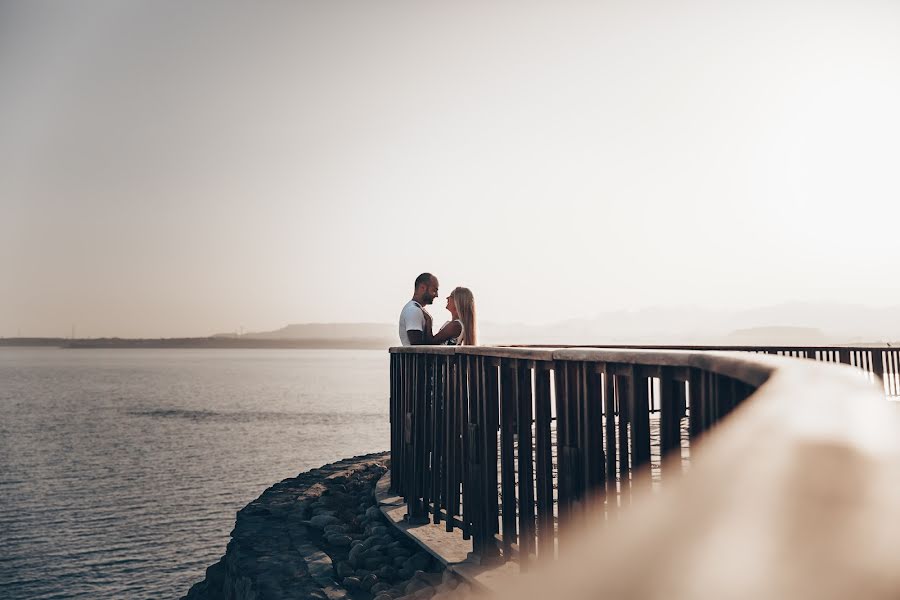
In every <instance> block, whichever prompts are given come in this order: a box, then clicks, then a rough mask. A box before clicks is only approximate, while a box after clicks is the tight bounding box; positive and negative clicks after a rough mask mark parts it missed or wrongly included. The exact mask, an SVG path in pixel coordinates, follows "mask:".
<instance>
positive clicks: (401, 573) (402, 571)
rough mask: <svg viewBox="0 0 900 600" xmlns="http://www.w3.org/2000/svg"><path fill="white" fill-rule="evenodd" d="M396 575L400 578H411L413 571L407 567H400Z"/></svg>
mask: <svg viewBox="0 0 900 600" xmlns="http://www.w3.org/2000/svg"><path fill="white" fill-rule="evenodd" d="M397 575H398V576H399V577H400V579H411V578H412V576H413V572H412V571H410V570H409V569H407V568H406V567H401V568H400V569H399V570H398V571H397Z"/></svg>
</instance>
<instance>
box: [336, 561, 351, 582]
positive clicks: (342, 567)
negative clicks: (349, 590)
mask: <svg viewBox="0 0 900 600" xmlns="http://www.w3.org/2000/svg"><path fill="white" fill-rule="evenodd" d="M335 571H337V576H338V577H339V578H340V579H344V578H345V577H352V576H353V565H351V564H350V563H349V562H348V561H346V560H342V561H341V562H339V563H338V564H337V567H335Z"/></svg>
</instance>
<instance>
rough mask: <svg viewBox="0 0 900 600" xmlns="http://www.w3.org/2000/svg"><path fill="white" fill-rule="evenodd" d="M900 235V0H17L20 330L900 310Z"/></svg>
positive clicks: (9, 227)
mask: <svg viewBox="0 0 900 600" xmlns="http://www.w3.org/2000/svg"><path fill="white" fill-rule="evenodd" d="M898 231H900V2H896V1H893V0H887V1H884V2H870V1H860V0H855V1H846V2H837V1H833V2H829V1H827V0H824V1H816V2H796V1H790V0H780V1H776V2H709V3H695V2H677V1H660V2H635V1H628V2H561V1H554V2H519V1H517V2H422V1H416V2H389V1H385V2H369V1H363V2H316V3H302V2H258V3H257V2H254V3H249V2H244V3H225V2H209V3H206V2H187V3H186V2H160V1H144V2H138V1H131V2H129V1H124V0H110V1H106V2H104V1H82V2H67V3H66V2H44V1H34V0H23V1H9V0H0V335H3V336H13V335H17V333H21V335H68V334H69V333H70V328H71V326H72V325H73V324H74V325H75V326H76V328H77V329H76V335H79V336H106V335H120V336H172V335H206V334H209V333H213V332H219V331H234V330H236V329H237V328H238V327H240V326H243V327H244V328H245V329H247V330H266V329H274V328H278V327H281V326H283V325H285V324H287V323H297V322H330V321H378V322H393V321H395V320H396V318H397V315H398V314H399V311H400V308H401V306H402V304H403V303H404V302H405V301H406V299H408V297H409V296H410V294H411V291H412V290H411V288H412V281H413V279H414V278H415V276H416V275H417V274H418V273H419V272H420V271H423V270H429V271H433V272H434V273H436V274H438V275H439V277H440V281H441V287H442V292H444V294H445V293H446V292H449V291H450V290H451V289H452V287H453V286H455V285H467V286H469V287H471V288H472V289H473V291H474V292H475V296H476V299H477V302H478V306H479V311H480V316H481V318H482V319H486V320H491V321H500V322H516V321H522V322H529V323H539V322H551V321H555V320H558V319H563V318H568V317H580V316H589V315H591V314H594V313H597V312H599V311H604V310H610V309H619V308H640V307H647V306H676V305H686V304H699V305H703V306H709V307H716V308H723V307H735V308H739V307H749V306H759V305H764V304H770V303H778V302H782V301H834V302H860V303H864V304H872V305H886V304H896V303H900V281H898V280H900V277H898V269H900V260H898V256H900V252H898V251H900V235H898ZM444 294H442V295H444ZM440 306H443V302H441V304H440ZM436 312H437V313H438V316H437V317H436V319H439V318H440V317H441V316H442V315H441V313H442V311H436Z"/></svg>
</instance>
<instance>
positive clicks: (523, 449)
mask: <svg viewBox="0 0 900 600" xmlns="http://www.w3.org/2000/svg"><path fill="white" fill-rule="evenodd" d="M533 366H534V365H533V363H531V364H530V363H528V362H525V361H521V362H520V363H519V368H518V370H517V371H516V400H517V402H518V405H519V410H518V425H519V431H518V434H519V462H518V464H519V566H520V568H521V569H524V568H526V565H527V563H528V561H529V558H530V555H531V554H533V553H534V551H535V541H534V536H535V525H534V468H533V463H532V461H533V460H534V452H533V446H532V433H531V424H532V419H533V412H534V411H533V410H532V393H531V373H532V368H533Z"/></svg>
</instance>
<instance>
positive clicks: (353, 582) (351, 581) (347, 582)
mask: <svg viewBox="0 0 900 600" xmlns="http://www.w3.org/2000/svg"><path fill="white" fill-rule="evenodd" d="M359 583H360V582H359V578H358V577H344V579H343V581H341V585H342V586H344V587H345V588H347V589H348V590H356V589H359Z"/></svg>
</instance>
